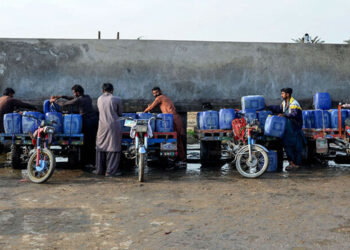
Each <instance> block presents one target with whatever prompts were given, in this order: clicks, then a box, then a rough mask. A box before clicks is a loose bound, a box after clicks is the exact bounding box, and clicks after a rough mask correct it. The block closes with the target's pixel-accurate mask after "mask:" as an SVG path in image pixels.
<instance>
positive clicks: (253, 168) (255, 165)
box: [236, 145, 269, 178]
mask: <svg viewBox="0 0 350 250" xmlns="http://www.w3.org/2000/svg"><path fill="white" fill-rule="evenodd" d="M251 146H252V159H251V160H250V161H249V147H248V145H246V146H244V147H243V148H242V149H241V150H239V151H238V153H237V157H236V168H237V170H238V172H239V173H240V174H241V175H242V176H244V177H247V178H257V177H259V176H260V175H262V174H263V173H264V172H265V171H266V169H267V167H268V165H269V157H268V155H267V153H266V151H265V150H264V149H263V148H262V147H260V146H259V145H251Z"/></svg>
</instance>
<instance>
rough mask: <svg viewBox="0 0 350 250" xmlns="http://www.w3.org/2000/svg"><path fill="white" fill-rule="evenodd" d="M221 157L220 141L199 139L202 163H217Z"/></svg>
mask: <svg viewBox="0 0 350 250" xmlns="http://www.w3.org/2000/svg"><path fill="white" fill-rule="evenodd" d="M220 158H221V141H201V142H200V160H201V163H202V164H208V163H209V164H212V163H219V160H220Z"/></svg>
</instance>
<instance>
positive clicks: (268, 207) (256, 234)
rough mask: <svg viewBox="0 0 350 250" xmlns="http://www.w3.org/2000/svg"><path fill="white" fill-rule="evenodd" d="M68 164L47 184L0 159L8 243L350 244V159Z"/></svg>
mask: <svg viewBox="0 0 350 250" xmlns="http://www.w3.org/2000/svg"><path fill="white" fill-rule="evenodd" d="M189 154H190V156H191V157H195V155H196V152H195V150H191V148H190V151H189ZM191 157H190V158H191ZM62 166H64V163H61V168H58V169H57V171H55V173H54V175H53V177H52V178H51V179H50V180H49V181H48V182H47V183H46V184H42V185H37V184H32V183H30V182H21V179H22V174H21V170H12V169H10V168H8V167H5V166H4V165H2V166H1V167H0V249H349V248H350V167H348V166H339V165H334V164H333V165H331V166H328V167H321V166H310V167H308V168H303V169H300V170H299V171H296V172H291V173H286V172H283V173H267V174H264V175H263V176H262V177H261V178H259V179H253V180H251V179H245V178H243V177H240V176H239V174H238V172H237V171H235V170H233V169H232V168H230V167H229V166H228V165H227V164H224V163H222V164H218V166H216V167H214V166H209V167H202V166H201V165H200V164H199V163H191V164H188V165H187V168H184V169H167V168H152V169H149V170H148V171H147V174H146V179H145V182H144V183H142V184H141V183H139V182H138V181H137V177H136V172H135V171H134V170H130V171H128V172H126V173H125V175H124V176H122V177H120V178H113V179H107V178H104V177H97V176H94V175H92V174H89V173H86V172H82V171H80V170H71V169H64V168H62Z"/></svg>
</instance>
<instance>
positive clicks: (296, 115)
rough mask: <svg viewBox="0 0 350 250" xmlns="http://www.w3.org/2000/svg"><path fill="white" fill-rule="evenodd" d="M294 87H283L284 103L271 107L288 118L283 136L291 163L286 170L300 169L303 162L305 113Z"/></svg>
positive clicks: (279, 114)
mask: <svg viewBox="0 0 350 250" xmlns="http://www.w3.org/2000/svg"><path fill="white" fill-rule="evenodd" d="M292 93H293V89H291V88H284V89H281V97H282V99H283V101H282V104H281V105H280V106H279V107H278V106H277V107H276V106H270V107H269V108H270V109H271V110H272V111H273V112H275V113H278V116H283V117H286V118H287V123H286V129H285V133H284V137H283V146H284V150H285V152H286V154H287V159H288V161H289V165H288V166H287V167H286V170H295V169H298V168H299V166H300V164H301V162H302V154H303V148H304V144H305V138H304V134H303V131H302V127H303V114H302V108H301V106H300V104H299V102H298V101H297V100H295V99H294V98H293V97H292Z"/></svg>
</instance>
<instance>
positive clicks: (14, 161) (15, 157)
mask: <svg viewBox="0 0 350 250" xmlns="http://www.w3.org/2000/svg"><path fill="white" fill-rule="evenodd" d="M22 151H23V150H22V147H21V146H19V145H11V166H12V168H14V169H20V168H22V164H21V163H22V160H21V155H22Z"/></svg>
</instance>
